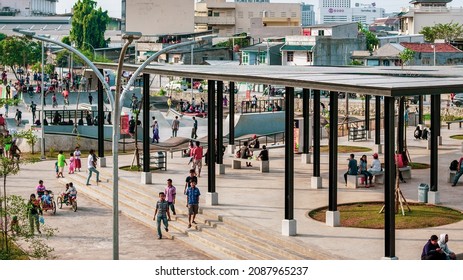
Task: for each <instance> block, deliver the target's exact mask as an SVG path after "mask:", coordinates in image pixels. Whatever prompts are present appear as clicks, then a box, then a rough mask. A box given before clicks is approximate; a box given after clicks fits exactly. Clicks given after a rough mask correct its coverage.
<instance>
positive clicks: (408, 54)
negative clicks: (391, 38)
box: [399, 48, 415, 69]
mask: <svg viewBox="0 0 463 280" xmlns="http://www.w3.org/2000/svg"><path fill="white" fill-rule="evenodd" d="M414 57H415V52H414V51H412V50H410V49H407V48H405V49H404V50H403V51H402V52H400V53H399V58H400V61H401V65H402V69H404V65H405V64H407V63H408V62H410V61H411V60H412V59H413V58H414Z"/></svg>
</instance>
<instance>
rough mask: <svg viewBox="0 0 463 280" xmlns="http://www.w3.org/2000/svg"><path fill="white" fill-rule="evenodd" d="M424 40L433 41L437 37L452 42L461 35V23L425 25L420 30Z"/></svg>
mask: <svg viewBox="0 0 463 280" xmlns="http://www.w3.org/2000/svg"><path fill="white" fill-rule="evenodd" d="M420 34H423V35H424V40H425V41H426V42H434V41H435V40H437V39H441V40H445V42H452V41H454V40H455V39H458V38H462V37H463V24H459V23H453V22H450V23H438V24H436V25H434V26H425V27H423V29H422V30H421V31H420Z"/></svg>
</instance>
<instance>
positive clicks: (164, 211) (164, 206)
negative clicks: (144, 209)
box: [153, 192, 170, 239]
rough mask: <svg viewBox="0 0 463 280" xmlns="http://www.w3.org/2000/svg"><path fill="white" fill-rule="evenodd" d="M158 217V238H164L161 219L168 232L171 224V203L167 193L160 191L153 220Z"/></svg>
mask: <svg viewBox="0 0 463 280" xmlns="http://www.w3.org/2000/svg"><path fill="white" fill-rule="evenodd" d="M156 217H157V219H158V220H157V229H158V239H162V233H161V221H162V222H163V223H164V229H165V230H166V232H168V231H169V228H168V226H169V224H168V221H167V218H169V220H170V212H169V204H168V202H167V200H166V195H165V194H164V193H163V192H160V193H159V200H158V202H157V203H156V210H155V211H154V217H153V221H156Z"/></svg>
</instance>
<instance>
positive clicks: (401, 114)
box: [384, 97, 405, 153]
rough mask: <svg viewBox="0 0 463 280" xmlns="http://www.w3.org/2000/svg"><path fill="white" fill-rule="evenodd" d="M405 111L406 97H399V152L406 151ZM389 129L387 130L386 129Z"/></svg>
mask: <svg viewBox="0 0 463 280" xmlns="http://www.w3.org/2000/svg"><path fill="white" fill-rule="evenodd" d="M404 112H405V98H404V97H400V98H399V116H398V125H397V138H398V141H397V150H398V151H399V153H402V152H403V151H404V132H405V120H404ZM384 131H387V130H384Z"/></svg>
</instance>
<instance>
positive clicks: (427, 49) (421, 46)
mask: <svg viewBox="0 0 463 280" xmlns="http://www.w3.org/2000/svg"><path fill="white" fill-rule="evenodd" d="M400 45H402V46H403V47H405V48H407V49H410V50H412V51H414V52H417V53H432V52H434V49H433V45H435V46H436V52H438V53H458V52H462V51H460V50H459V49H457V48H455V47H454V46H452V45H450V44H448V43H436V44H430V43H400Z"/></svg>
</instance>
